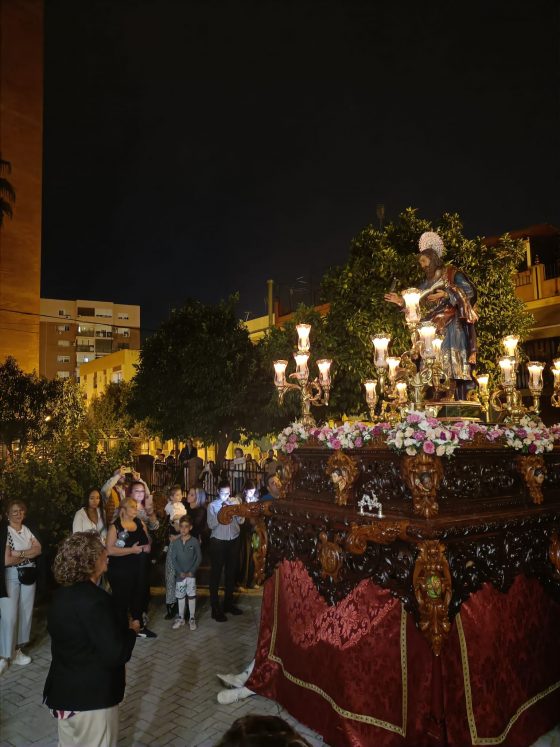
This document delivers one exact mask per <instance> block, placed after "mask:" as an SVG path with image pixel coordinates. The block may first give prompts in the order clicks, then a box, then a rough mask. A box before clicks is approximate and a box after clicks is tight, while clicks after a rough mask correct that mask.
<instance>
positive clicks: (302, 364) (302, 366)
mask: <svg viewBox="0 0 560 747" xmlns="http://www.w3.org/2000/svg"><path fill="white" fill-rule="evenodd" d="M294 359H295V362H296V375H297V378H298V379H303V380H305V379H307V378H308V377H309V369H308V368H307V361H308V359H309V353H294Z"/></svg>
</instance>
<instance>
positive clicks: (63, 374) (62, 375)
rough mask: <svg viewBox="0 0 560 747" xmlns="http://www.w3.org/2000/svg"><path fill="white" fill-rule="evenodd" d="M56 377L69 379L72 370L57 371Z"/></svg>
mask: <svg viewBox="0 0 560 747" xmlns="http://www.w3.org/2000/svg"><path fill="white" fill-rule="evenodd" d="M56 377H57V378H58V379H69V378H70V371H57V372H56Z"/></svg>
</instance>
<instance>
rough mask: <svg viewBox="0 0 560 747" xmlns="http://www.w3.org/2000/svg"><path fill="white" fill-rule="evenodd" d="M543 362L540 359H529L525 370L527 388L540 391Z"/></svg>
mask: <svg viewBox="0 0 560 747" xmlns="http://www.w3.org/2000/svg"><path fill="white" fill-rule="evenodd" d="M543 368H544V363H541V362H540V361H529V363H527V371H528V372H529V389H531V391H535V392H542V388H543Z"/></svg>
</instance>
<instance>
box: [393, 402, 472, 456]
mask: <svg viewBox="0 0 560 747" xmlns="http://www.w3.org/2000/svg"><path fill="white" fill-rule="evenodd" d="M458 431H459V429H458V428H457V425H456V426H454V427H449V428H446V427H445V426H443V425H442V424H441V423H440V421H439V420H437V418H432V417H428V416H427V415H426V413H424V412H417V411H414V410H413V411H411V412H409V413H408V415H407V416H406V418H405V420H403V421H401V422H400V423H397V425H395V427H394V428H392V429H391V430H390V431H389V433H388V438H387V445H388V446H390V447H391V448H393V449H395V451H400V452H402V451H404V452H405V453H406V454H408V455H409V456H414V455H415V454H419V453H420V452H422V451H423V452H424V453H425V454H435V455H436V456H451V455H452V454H453V452H454V451H455V450H456V449H458V448H459V446H460V438H459V432H458ZM467 437H468V434H467V433H466V432H465V435H464V438H463V440H466V438H467Z"/></svg>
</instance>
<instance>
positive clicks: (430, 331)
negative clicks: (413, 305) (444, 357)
mask: <svg viewBox="0 0 560 747" xmlns="http://www.w3.org/2000/svg"><path fill="white" fill-rule="evenodd" d="M418 332H419V333H420V337H421V338H422V343H423V346H424V353H423V354H424V356H425V357H427V358H431V357H432V356H433V355H434V350H433V347H432V344H433V341H434V337H435V336H436V328H435V327H434V325H433V324H431V323H430V322H425V323H424V324H423V325H422V326H421V327H420V329H419V330H418Z"/></svg>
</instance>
